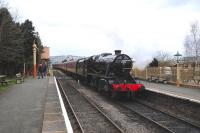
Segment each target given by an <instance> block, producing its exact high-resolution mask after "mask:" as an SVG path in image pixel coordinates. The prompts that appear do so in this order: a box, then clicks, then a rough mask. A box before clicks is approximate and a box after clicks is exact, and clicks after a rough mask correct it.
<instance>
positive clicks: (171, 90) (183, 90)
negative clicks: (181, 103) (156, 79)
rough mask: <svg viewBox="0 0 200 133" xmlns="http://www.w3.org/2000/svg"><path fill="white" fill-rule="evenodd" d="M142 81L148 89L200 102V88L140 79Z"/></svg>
mask: <svg viewBox="0 0 200 133" xmlns="http://www.w3.org/2000/svg"><path fill="white" fill-rule="evenodd" d="M140 82H141V83H142V84H144V85H145V87H146V89H147V90H150V91H154V92H159V93H163V94H167V95H171V96H174V97H179V98H183V99H188V100H191V101H194V102H197V103H200V88H192V87H191V88H190V87H176V86H175V85H168V84H162V83H151V82H147V81H140Z"/></svg>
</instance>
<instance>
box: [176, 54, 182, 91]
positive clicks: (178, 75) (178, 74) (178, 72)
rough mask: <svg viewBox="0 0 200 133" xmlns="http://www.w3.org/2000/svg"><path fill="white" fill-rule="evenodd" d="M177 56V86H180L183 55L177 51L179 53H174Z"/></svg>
mask: <svg viewBox="0 0 200 133" xmlns="http://www.w3.org/2000/svg"><path fill="white" fill-rule="evenodd" d="M174 56H175V57H176V86H177V87H179V86H180V70H179V60H180V59H179V57H181V56H182V55H181V54H180V53H179V52H178V51H177V53H176V54H175V55H174Z"/></svg>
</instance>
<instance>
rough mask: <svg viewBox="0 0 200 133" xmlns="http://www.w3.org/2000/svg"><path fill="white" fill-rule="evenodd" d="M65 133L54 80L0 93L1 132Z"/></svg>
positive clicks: (33, 81)
mask: <svg viewBox="0 0 200 133" xmlns="http://www.w3.org/2000/svg"><path fill="white" fill-rule="evenodd" d="M41 132H42V133H54V132H59V133H67V130H66V123H65V121H64V117H63V113H62V110H61V105H60V100H59V96H58V92H57V88H56V85H55V81H54V78H53V77H46V78H43V79H33V78H32V77H29V78H27V79H25V82H23V83H22V84H15V85H13V86H9V88H8V89H7V90H5V91H3V92H0V133H41Z"/></svg>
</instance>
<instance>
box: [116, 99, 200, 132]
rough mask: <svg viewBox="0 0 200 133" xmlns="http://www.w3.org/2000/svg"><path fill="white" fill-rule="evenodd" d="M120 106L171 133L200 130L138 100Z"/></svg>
mask: <svg viewBox="0 0 200 133" xmlns="http://www.w3.org/2000/svg"><path fill="white" fill-rule="evenodd" d="M120 105H121V106H123V107H124V108H127V109H128V110H130V111H132V112H134V113H136V114H138V115H140V116H142V117H143V118H145V119H147V120H148V121H151V122H153V123H155V124H157V125H158V126H160V127H161V128H163V129H165V130H167V131H168V132H171V133H183V132H187V133H200V128H199V127H197V126H196V125H194V124H192V123H190V122H188V121H185V120H183V119H180V118H178V117H176V116H172V115H171V114H168V113H166V112H163V111H161V110H158V109H155V108H153V107H152V106H150V105H147V104H144V103H142V102H140V101H138V100H135V101H134V102H132V103H121V102H120Z"/></svg>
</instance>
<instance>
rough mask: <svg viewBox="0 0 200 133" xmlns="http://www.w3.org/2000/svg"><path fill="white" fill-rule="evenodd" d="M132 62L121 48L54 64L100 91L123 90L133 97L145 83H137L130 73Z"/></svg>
mask: <svg viewBox="0 0 200 133" xmlns="http://www.w3.org/2000/svg"><path fill="white" fill-rule="evenodd" d="M132 64H133V62H132V60H131V58H130V57H129V56H128V55H126V54H121V50H115V55H112V54H111V53H102V54H100V55H94V56H90V57H87V58H81V59H78V60H76V61H67V62H65V63H62V64H54V65H53V67H54V68H56V69H60V70H62V71H64V72H67V74H70V75H72V76H74V77H75V78H76V79H80V80H82V81H86V82H87V83H88V84H89V85H90V86H92V87H96V88H97V89H98V91H99V92H101V91H105V92H107V93H108V94H110V95H112V96H114V95H115V94H116V93H118V92H122V93H126V94H127V96H128V97H131V96H133V95H134V94H137V93H138V92H141V91H143V90H144V89H145V87H144V85H143V84H138V83H136V81H135V79H134V78H132V76H131V75H130V71H131V69H132Z"/></svg>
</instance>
